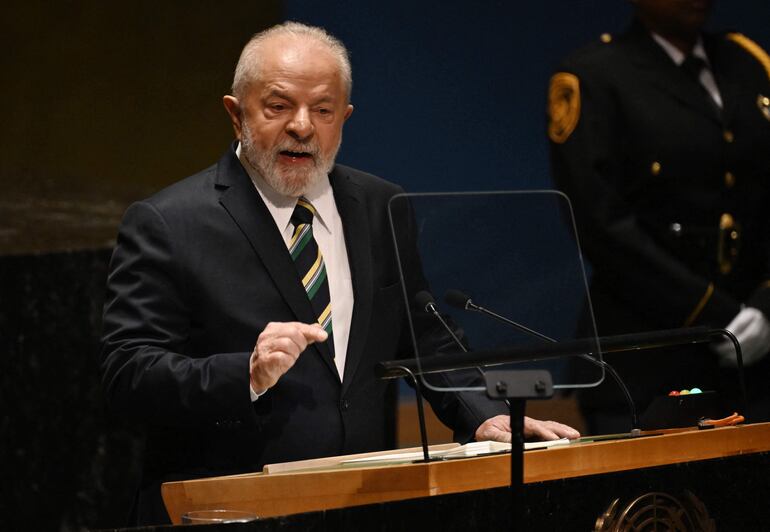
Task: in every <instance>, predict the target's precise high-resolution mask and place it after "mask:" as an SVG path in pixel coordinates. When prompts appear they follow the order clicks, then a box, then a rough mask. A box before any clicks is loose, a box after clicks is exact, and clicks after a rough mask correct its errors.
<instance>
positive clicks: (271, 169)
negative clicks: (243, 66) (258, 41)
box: [225, 36, 353, 197]
mask: <svg viewBox="0 0 770 532" xmlns="http://www.w3.org/2000/svg"><path fill="white" fill-rule="evenodd" d="M261 58H262V63H261V65H260V75H259V80H258V81H255V82H253V83H251V84H249V85H248V87H247V89H246V91H245V95H244V96H243V97H242V100H241V101H238V100H236V99H235V98H233V97H232V96H225V107H226V108H227V110H228V113H229V114H230V117H231V120H232V122H233V126H234V128H235V132H236V136H237V137H238V139H239V140H240V141H241V150H242V152H243V153H244V155H245V156H246V159H247V160H248V161H249V163H250V164H251V165H252V166H254V167H255V168H256V169H257V171H259V173H260V175H261V176H262V177H263V178H264V179H265V181H267V183H268V184H269V185H270V186H271V187H273V188H274V189H275V190H277V191H278V192H280V193H281V194H283V195H285V196H294V197H296V196H300V195H302V194H303V193H304V192H306V191H307V190H308V188H309V187H310V186H311V185H313V184H314V183H316V182H317V181H318V180H319V179H321V178H322V177H323V176H325V175H326V174H328V173H329V172H330V171H331V168H332V166H333V165H334V158H335V156H336V155H337V151H338V150H339V146H340V142H341V141H342V125H343V124H344V122H345V120H347V118H348V117H349V116H350V113H352V112H353V106H351V105H349V104H348V101H347V94H346V90H345V85H344V83H343V81H342V77H341V75H340V71H339V62H338V61H337V59H336V58H335V57H334V56H333V55H332V53H331V52H330V51H329V50H328V49H327V48H326V47H325V46H323V45H322V44H319V43H316V42H314V41H309V40H304V39H298V38H294V37H290V36H279V37H275V38H273V39H270V40H268V41H267V42H265V43H263V45H262V51H261ZM228 99H229V100H228Z"/></svg>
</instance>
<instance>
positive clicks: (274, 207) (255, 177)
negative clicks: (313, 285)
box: [235, 142, 336, 233]
mask: <svg viewBox="0 0 770 532" xmlns="http://www.w3.org/2000/svg"><path fill="white" fill-rule="evenodd" d="M235 155H236V156H237V157H238V160H239V161H240V162H241V165H243V168H244V169H245V170H246V173H247V174H249V177H250V178H251V182H252V183H254V187H255V188H256V189H257V192H259V195H260V196H261V197H262V201H264V202H265V205H266V206H267V209H268V210H269V211H270V214H271V215H272V216H273V219H274V220H275V223H276V225H277V226H278V229H279V230H280V231H281V232H282V233H283V232H284V231H285V229H286V228H287V227H288V226H289V224H290V223H291V215H292V214H293V213H294V208H295V207H296V206H297V198H293V197H291V196H284V195H283V194H280V193H279V192H278V191H276V190H275V189H274V188H273V187H271V186H270V185H269V184H268V183H267V181H265V179H264V178H263V177H262V176H261V175H260V173H259V171H258V170H257V169H256V168H254V167H253V166H252V165H251V163H250V162H249V161H248V159H246V156H245V154H244V153H243V150H241V143H240V142H239V143H238V147H237V148H236V149H235ZM303 196H304V197H305V198H306V199H307V200H308V201H309V202H310V203H312V204H313V207H315V210H316V216H315V219H314V221H313V225H315V222H316V221H318V222H320V223H321V226H323V227H324V228H325V229H326V230H327V231H329V232H331V227H330V224H331V220H332V214H333V212H334V209H335V208H336V207H335V203H334V193H333V191H332V187H331V183H329V176H324V177H323V179H320V180H319V181H318V182H317V183H315V184H314V185H313V186H312V187H310V189H309V190H307V191H306V192H305V194H303Z"/></svg>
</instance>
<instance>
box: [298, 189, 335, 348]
mask: <svg viewBox="0 0 770 532" xmlns="http://www.w3.org/2000/svg"><path fill="white" fill-rule="evenodd" d="M315 214H316V210H315V208H314V207H313V205H312V204H311V203H310V202H309V201H308V200H307V199H306V198H304V197H301V198H299V200H297V206H296V207H295V208H294V213H293V214H292V215H291V223H292V225H294V234H293V235H292V237H291V242H290V244H289V253H291V258H292V259H293V260H294V264H295V265H296V266H297V273H299V277H300V279H302V285H303V286H304V287H305V291H306V292H307V297H308V299H310V304H311V305H312V307H313V311H314V312H315V315H316V319H317V320H318V323H320V324H321V327H323V328H324V330H325V331H326V332H327V333H328V334H329V339H328V340H327V342H326V343H327V345H328V347H329V351H330V352H331V355H332V357H334V341H333V339H332V305H331V298H330V297H329V280H328V279H327V278H326V265H325V264H324V258H323V255H322V254H321V249H320V248H319V247H318V243H316V241H315V238H313V217H314V216H315Z"/></svg>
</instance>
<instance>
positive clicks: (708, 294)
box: [684, 283, 714, 327]
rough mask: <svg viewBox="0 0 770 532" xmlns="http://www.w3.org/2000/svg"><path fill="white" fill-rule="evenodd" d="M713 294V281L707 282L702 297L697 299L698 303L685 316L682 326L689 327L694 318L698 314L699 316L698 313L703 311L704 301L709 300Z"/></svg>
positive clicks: (695, 318) (696, 317)
mask: <svg viewBox="0 0 770 532" xmlns="http://www.w3.org/2000/svg"><path fill="white" fill-rule="evenodd" d="M713 294H714V283H709V285H708V286H707V287H706V293H705V294H703V297H702V298H700V301H698V304H697V305H695V308H694V309H693V311H692V312H691V313H690V315H689V316H688V317H687V319H686V320H684V326H685V327H689V326H690V325H692V324H693V323H695V320H697V319H698V316H700V313H701V312H703V309H704V308H705V307H706V303H708V302H709V299H711V296H712V295H713Z"/></svg>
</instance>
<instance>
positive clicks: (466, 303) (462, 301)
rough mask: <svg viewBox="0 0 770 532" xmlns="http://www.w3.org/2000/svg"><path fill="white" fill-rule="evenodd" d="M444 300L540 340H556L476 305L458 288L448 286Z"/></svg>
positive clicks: (552, 341)
mask: <svg viewBox="0 0 770 532" xmlns="http://www.w3.org/2000/svg"><path fill="white" fill-rule="evenodd" d="M444 301H446V302H447V304H449V305H451V306H453V307H458V308H461V309H463V310H472V311H474V312H481V313H482V314H486V315H487V316H491V317H493V318H495V319H496V320H497V321H501V322H503V323H505V324H507V325H510V326H511V327H514V328H516V329H518V330H520V331H521V332H523V333H526V334H528V335H530V336H534V337H536V338H540V339H541V340H545V341H546V342H551V343H553V344H555V343H557V342H556V340H554V339H553V338H550V337H548V336H546V335H544V334H541V333H539V332H537V331H534V330H532V329H530V328H529V327H525V326H524V325H522V324H520V323H516V322H515V321H513V320H509V319H508V318H506V317H505V316H501V315H500V314H497V313H495V312H492V311H491V310H488V309H485V308H484V307H482V306H480V305H477V304H475V303H474V302H473V300H471V297H470V296H469V295H467V294H465V293H463V292H461V291H459V290H455V289H454V288H450V289H449V290H447V291H446V294H444Z"/></svg>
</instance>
